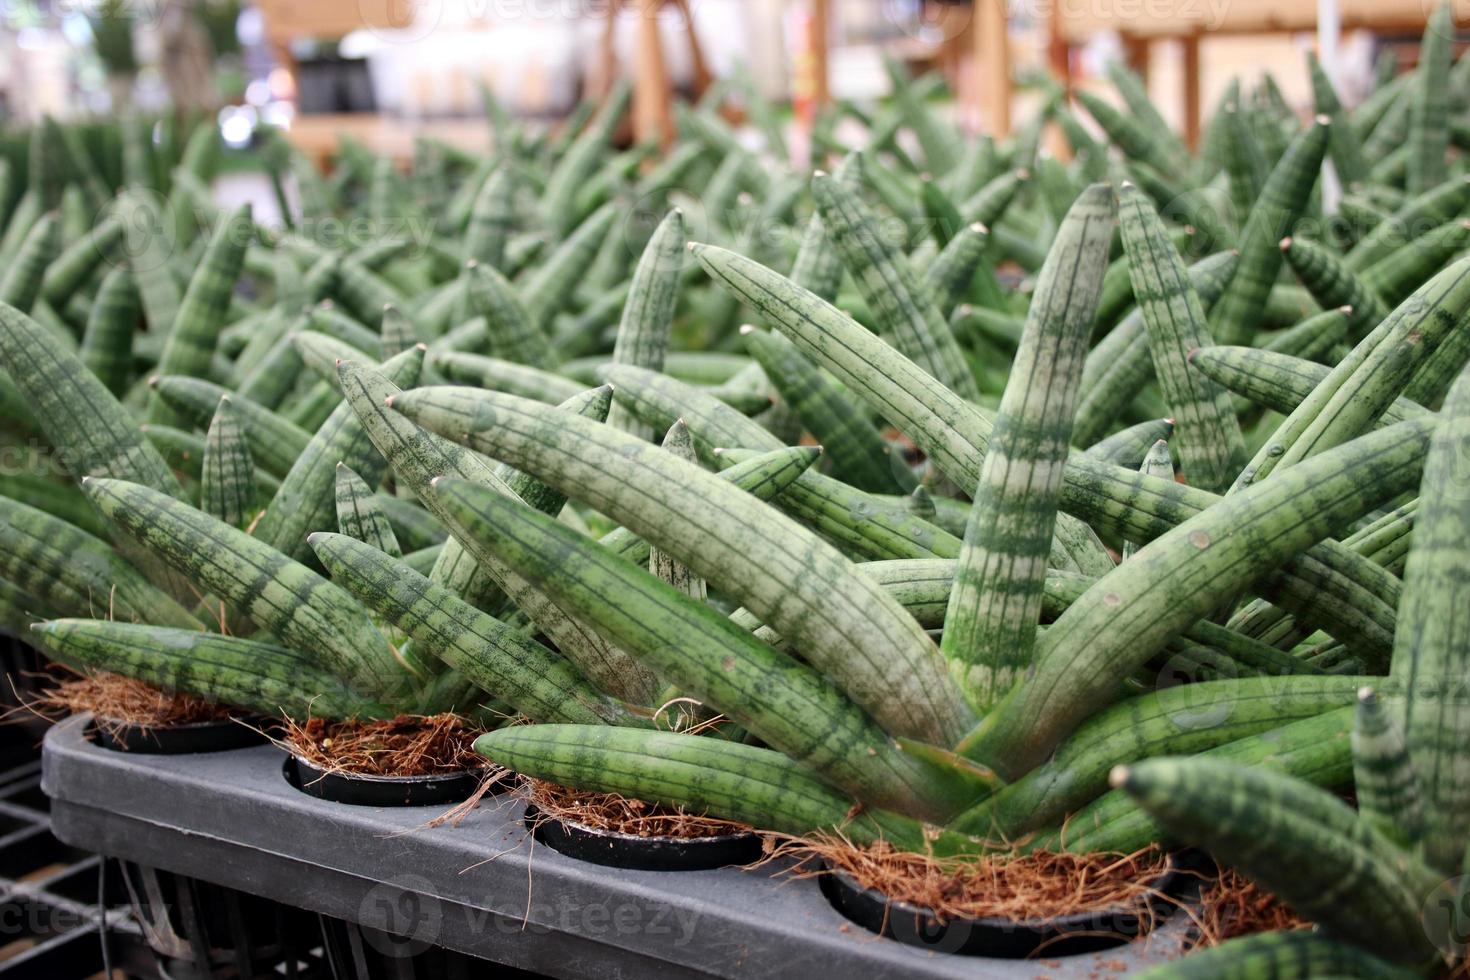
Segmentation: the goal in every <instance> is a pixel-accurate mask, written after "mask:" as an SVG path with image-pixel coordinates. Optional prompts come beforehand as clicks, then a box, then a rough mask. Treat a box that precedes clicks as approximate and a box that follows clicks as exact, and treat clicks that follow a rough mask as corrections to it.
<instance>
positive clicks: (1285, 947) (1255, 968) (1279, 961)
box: [1138, 929, 1418, 980]
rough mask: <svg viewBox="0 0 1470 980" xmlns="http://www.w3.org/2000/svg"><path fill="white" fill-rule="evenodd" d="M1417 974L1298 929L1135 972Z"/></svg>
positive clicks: (1391, 977)
mask: <svg viewBox="0 0 1470 980" xmlns="http://www.w3.org/2000/svg"><path fill="white" fill-rule="evenodd" d="M1416 976H1418V974H1417V973H1416V972H1415V971H1413V970H1409V969H1405V968H1401V967H1395V966H1392V965H1390V964H1388V963H1385V962H1383V961H1382V960H1380V959H1378V958H1377V957H1376V956H1372V955H1370V954H1368V953H1365V952H1363V951H1362V950H1361V949H1359V948H1357V947H1356V946H1350V945H1347V944H1346V943H1340V942H1336V941H1334V940H1332V939H1329V938H1327V937H1326V936H1323V935H1321V934H1320V933H1315V932H1310V931H1307V930H1300V929H1299V930H1294V931H1291V932H1263V933H1257V934H1255V935H1250V936H1240V937H1238V938H1236V939H1230V940H1227V941H1225V942H1223V943H1221V944H1220V945H1218V946H1212V947H1210V948H1209V949H1201V950H1197V951H1195V952H1193V953H1190V954H1189V955H1188V956H1185V957H1184V958H1182V959H1179V960H1174V961H1172V962H1169V963H1161V964H1159V965H1158V966H1154V967H1150V968H1149V969H1147V970H1145V971H1143V972H1142V973H1139V974H1138V980H1260V978H1262V977H1270V978H1272V980H1309V978H1312V977H1359V978H1361V980H1410V978H1411V977H1416Z"/></svg>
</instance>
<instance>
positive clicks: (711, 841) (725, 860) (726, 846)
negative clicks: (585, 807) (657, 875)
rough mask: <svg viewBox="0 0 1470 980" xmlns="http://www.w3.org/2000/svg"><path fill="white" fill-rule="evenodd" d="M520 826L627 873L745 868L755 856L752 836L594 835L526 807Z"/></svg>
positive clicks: (555, 846)
mask: <svg viewBox="0 0 1470 980" xmlns="http://www.w3.org/2000/svg"><path fill="white" fill-rule="evenodd" d="M526 825H527V826H528V827H530V828H531V833H532V834H533V835H534V836H535V838H536V840H538V841H540V842H541V843H542V844H545V845H546V846H547V847H549V848H551V849H552V850H554V851H557V852H558V853H561V854H565V855H566V856H567V857H574V858H578V859H579V860H582V861H590V862H591V863H593V864H601V865H605V866H607V867H610V868H625V869H627V870H630V871H709V870H712V869H714V868H724V867H728V866H730V865H739V864H749V863H751V862H752V861H755V860H758V859H759V858H760V856H761V839H760V838H759V837H757V836H756V835H755V834H749V833H743V832H742V833H734V834H721V835H719V836H718V837H688V838H685V837H639V836H637V835H636V834H623V833H618V832H617V831H612V830H597V829H594V828H592V827H587V826H584V825H583V824H579V823H576V822H575V821H572V820H563V819H558V818H555V817H548V816H544V815H543V814H542V813H541V811H540V810H538V809H537V808H536V807H534V806H529V807H527V808H526Z"/></svg>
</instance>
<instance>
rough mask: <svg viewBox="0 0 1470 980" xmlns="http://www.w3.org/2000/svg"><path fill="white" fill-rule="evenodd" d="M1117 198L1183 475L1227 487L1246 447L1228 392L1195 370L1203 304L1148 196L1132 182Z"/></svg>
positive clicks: (1204, 337)
mask: <svg viewBox="0 0 1470 980" xmlns="http://www.w3.org/2000/svg"><path fill="white" fill-rule="evenodd" d="M1118 193H1119V203H1118V211H1119V217H1120V220H1121V224H1122V239H1123V247H1124V250H1125V251H1126V253H1127V255H1128V270H1129V274H1130V277H1131V279H1132V281H1133V294H1134V296H1135V297H1136V298H1137V301H1138V306H1139V309H1140V310H1141V311H1142V313H1143V322H1144V327H1145V328H1146V329H1147V331H1148V345H1149V350H1150V352H1151V353H1152V355H1153V362H1154V375H1155V376H1156V377H1157V378H1158V380H1159V386H1160V388H1161V389H1162V390H1163V394H1164V404H1165V405H1166V406H1167V407H1168V409H1169V411H1170V412H1171V413H1172V414H1173V418H1174V425H1175V443H1174V445H1175V449H1176V451H1177V452H1178V453H1179V458H1180V462H1181V463H1182V468H1183V472H1184V475H1185V477H1186V479H1187V480H1188V481H1189V482H1190V483H1191V484H1194V485H1196V486H1201V487H1204V488H1205V489H1207V490H1215V491H1221V490H1224V489H1225V488H1226V487H1228V486H1229V485H1230V482H1231V481H1232V480H1233V479H1234V476H1235V474H1236V473H1237V472H1238V471H1239V469H1240V466H1241V464H1242V463H1243V462H1244V460H1245V442H1244V440H1243V439H1242V438H1241V434H1240V426H1239V424H1238V423H1237V421H1236V418H1235V410H1234V408H1233V406H1232V405H1231V403H1230V397H1229V394H1228V393H1227V392H1226V391H1225V389H1224V388H1222V387H1220V385H1218V384H1216V383H1215V382H1214V381H1212V380H1211V379H1210V378H1208V377H1206V376H1205V375H1202V374H1200V373H1199V372H1197V371H1194V370H1191V368H1190V366H1189V353H1190V351H1192V350H1194V349H1196V348H1198V347H1202V346H1204V345H1205V344H1207V343H1209V336H1210V333H1209V325H1208V323H1207V322H1206V320H1205V311H1204V307H1203V305H1202V304H1201V303H1200V300H1199V296H1198V295H1197V294H1196V293H1195V291H1194V288H1193V287H1192V286H1191V285H1190V282H1189V277H1188V275H1187V274H1186V272H1185V268H1184V262H1183V261H1182V260H1181V259H1180V258H1179V254H1178V253H1177V252H1175V251H1174V247H1173V246H1172V245H1170V244H1169V239H1168V235H1167V233H1166V232H1165V230H1164V226H1163V223H1162V222H1161V221H1159V217H1158V214H1157V213H1156V212H1155V211H1154V208H1153V205H1152V204H1151V203H1150V202H1149V201H1148V199H1147V197H1146V196H1145V195H1144V194H1143V193H1142V192H1141V191H1139V190H1138V189H1137V188H1136V187H1134V186H1133V185H1132V184H1129V183H1126V182H1125V183H1124V184H1123V185H1122V188H1121V189H1120V190H1119V192H1118Z"/></svg>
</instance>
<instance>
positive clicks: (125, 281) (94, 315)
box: [77, 266, 139, 395]
mask: <svg viewBox="0 0 1470 980" xmlns="http://www.w3.org/2000/svg"><path fill="white" fill-rule="evenodd" d="M138 312H139V310H138V289H137V286H136V285H135V284H134V283H133V277H132V275H131V274H130V273H129V272H128V270H127V268H126V267H125V266H118V267H117V268H115V269H113V270H112V271H111V272H109V273H108V274H107V275H106V276H105V277H104V278H103V280H102V285H101V286H100V287H98V289H97V297H96V298H95V299H94V300H92V312H91V313H90V314H89V315H88V316H87V327H86V330H85V331H84V332H83V334H82V344H81V347H80V348H79V349H78V351H77V356H78V357H79V358H81V361H82V364H83V365H84V366H85V367H86V368H87V370H88V371H91V372H92V373H93V374H94V375H96V377H97V380H98V381H101V382H102V384H103V386H104V387H106V388H107V390H108V391H110V392H112V393H113V394H114V395H120V394H122V393H123V392H124V391H126V390H127V387H128V384H129V382H131V381H132V379H133V334H134V333H135V332H136V331H137V329H138Z"/></svg>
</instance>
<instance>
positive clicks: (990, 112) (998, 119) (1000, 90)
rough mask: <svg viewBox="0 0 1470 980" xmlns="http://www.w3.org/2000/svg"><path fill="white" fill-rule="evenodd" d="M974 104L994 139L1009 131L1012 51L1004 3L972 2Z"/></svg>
mask: <svg viewBox="0 0 1470 980" xmlns="http://www.w3.org/2000/svg"><path fill="white" fill-rule="evenodd" d="M975 16H976V23H975V72H974V85H975V96H974V104H975V106H976V107H977V108H978V109H979V110H980V115H981V118H982V119H983V120H984V124H985V127H986V128H987V129H988V130H989V131H990V133H991V134H992V135H994V136H998V137H999V136H1006V135H1009V133H1010V131H1011V49H1010V38H1009V36H1008V32H1007V26H1006V0H975Z"/></svg>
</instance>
